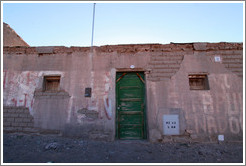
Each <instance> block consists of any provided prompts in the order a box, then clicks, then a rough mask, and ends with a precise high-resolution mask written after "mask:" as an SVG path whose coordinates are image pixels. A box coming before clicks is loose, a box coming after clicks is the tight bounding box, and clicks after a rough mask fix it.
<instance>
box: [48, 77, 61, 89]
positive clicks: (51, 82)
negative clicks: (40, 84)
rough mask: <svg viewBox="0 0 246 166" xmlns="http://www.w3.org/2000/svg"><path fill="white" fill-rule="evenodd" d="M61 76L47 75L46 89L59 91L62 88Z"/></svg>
mask: <svg viewBox="0 0 246 166" xmlns="http://www.w3.org/2000/svg"><path fill="white" fill-rule="evenodd" d="M60 78H61V77H60V76H45V77H44V91H52V92H57V91H59V90H60Z"/></svg>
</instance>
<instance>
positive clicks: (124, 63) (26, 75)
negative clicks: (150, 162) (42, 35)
mask: <svg viewBox="0 0 246 166" xmlns="http://www.w3.org/2000/svg"><path fill="white" fill-rule="evenodd" d="M242 47H243V46H242V43H187V44H185V43H184V44H174V43H172V44H167V45H161V44H142V45H116V46H101V47H94V48H93V52H91V51H92V50H91V49H90V48H86V47H84V48H83V47H70V48H67V47H36V48H35V47H30V48H25V47H20V48H17V47H4V56H3V62H4V66H3V68H4V71H3V88H4V91H3V96H4V99H3V104H4V106H11V107H19V106H23V107H25V108H28V109H29V112H30V115H32V116H33V118H34V126H35V127H36V128H42V129H51V130H60V131H62V133H63V134H64V135H67V136H73V137H83V138H88V139H103V140H114V139H115V110H116V101H115V97H116V96H115V77H116V72H117V71H144V72H145V80H146V81H145V83H146V85H145V86H146V100H147V104H146V111H147V136H148V139H149V140H150V141H154V142H155V141H160V140H163V141H178V140H181V139H184V138H188V139H191V140H197V141H216V140H217V136H218V134H223V135H225V140H228V141H237V140H242V132H243V121H242V120H243V78H242V77H243V48H242ZM215 56H219V57H220V58H221V61H220V62H215V60H214V57H215ZM131 65H134V66H135V68H134V69H131V68H130V66H131ZM191 73H207V74H208V80H209V86H210V90H198V91H192V90H190V89H189V79H188V75H189V74H191ZM47 75H60V76H61V80H60V88H61V91H59V92H57V93H51V94H50V93H48V92H44V91H43V82H44V81H43V79H44V76H47ZM87 87H91V88H92V96H91V97H85V96H84V93H85V88H87ZM170 114H174V115H179V123H180V134H179V136H178V137H177V136H165V135H164V131H163V115H170Z"/></svg>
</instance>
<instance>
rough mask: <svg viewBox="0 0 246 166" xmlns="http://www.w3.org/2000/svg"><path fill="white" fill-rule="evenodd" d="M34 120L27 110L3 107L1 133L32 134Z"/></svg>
mask: <svg viewBox="0 0 246 166" xmlns="http://www.w3.org/2000/svg"><path fill="white" fill-rule="evenodd" d="M33 124H34V120H33V117H32V115H30V113H29V110H28V108H25V107H4V108H3V131H4V132H34V131H35V129H34V127H33V126H34V125H33Z"/></svg>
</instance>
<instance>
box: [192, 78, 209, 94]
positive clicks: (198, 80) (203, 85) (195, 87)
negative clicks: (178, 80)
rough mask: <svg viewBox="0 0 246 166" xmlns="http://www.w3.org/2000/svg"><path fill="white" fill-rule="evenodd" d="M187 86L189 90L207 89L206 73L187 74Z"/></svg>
mask: <svg viewBox="0 0 246 166" xmlns="http://www.w3.org/2000/svg"><path fill="white" fill-rule="evenodd" d="M195 82H196V83H195ZM194 83H195V84H197V85H194ZM192 84H193V85H192ZM199 84H200V85H199ZM189 86H190V90H209V82H208V76H207V74H189Z"/></svg>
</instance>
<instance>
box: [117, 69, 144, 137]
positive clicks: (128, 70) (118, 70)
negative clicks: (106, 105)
mask: <svg viewBox="0 0 246 166" xmlns="http://www.w3.org/2000/svg"><path fill="white" fill-rule="evenodd" d="M121 72H125V73H137V72H139V73H140V72H141V73H143V74H144V81H145V83H144V109H143V115H144V117H143V121H144V123H143V127H144V131H143V135H144V136H143V140H146V139H148V127H147V96H146V94H147V93H146V88H147V86H146V71H145V70H143V69H135V70H132V69H117V70H116V72H115V139H119V135H118V131H119V130H118V111H117V105H118V100H117V82H116V80H117V73H121Z"/></svg>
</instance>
